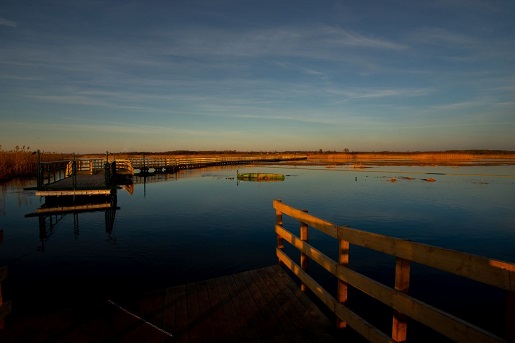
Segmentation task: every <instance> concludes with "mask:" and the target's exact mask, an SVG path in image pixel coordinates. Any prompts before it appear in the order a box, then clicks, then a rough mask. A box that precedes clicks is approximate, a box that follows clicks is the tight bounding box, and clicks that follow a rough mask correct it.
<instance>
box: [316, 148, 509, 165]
mask: <svg viewBox="0 0 515 343" xmlns="http://www.w3.org/2000/svg"><path fill="white" fill-rule="evenodd" d="M514 159H515V152H513V151H494V150H485V151H483V150H477V151H434V152H387V151H386V152H352V153H329V154H309V155H308V160H311V161H317V160H318V161H324V160H325V161H328V162H334V163H336V162H342V163H345V162H347V163H363V162H382V163H388V162H392V163H415V164H416V163H419V164H453V163H456V164H459V163H468V162H480V161H487V160H491V161H494V160H511V161H513V160H514Z"/></svg>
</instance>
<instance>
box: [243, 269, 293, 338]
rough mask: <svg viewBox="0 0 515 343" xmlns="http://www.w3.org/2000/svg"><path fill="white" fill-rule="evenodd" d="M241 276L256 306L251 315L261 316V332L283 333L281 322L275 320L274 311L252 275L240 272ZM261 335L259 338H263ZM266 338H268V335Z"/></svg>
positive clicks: (269, 333)
mask: <svg viewBox="0 0 515 343" xmlns="http://www.w3.org/2000/svg"><path fill="white" fill-rule="evenodd" d="M241 276H242V278H243V281H244V282H245V284H246V286H247V290H248V292H249V295H250V297H251V298H252V299H253V300H254V303H255V306H256V307H255V311H254V314H253V315H254V316H256V317H257V316H259V317H260V318H261V320H260V323H262V330H263V331H262V332H263V333H267V334H268V335H276V334H282V333H284V331H283V328H282V325H281V323H280V322H279V321H278V320H277V317H276V316H275V313H274V312H272V311H271V310H270V307H269V306H268V303H267V301H266V299H265V298H264V296H263V294H262V293H261V290H260V289H259V288H258V287H257V285H256V283H255V281H254V279H253V278H252V275H251V274H250V273H249V272H245V273H242V274H241ZM263 336H265V335H263ZM263 336H262V337H261V338H263ZM268 338H270V336H269V337H268Z"/></svg>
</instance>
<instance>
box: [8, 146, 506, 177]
mask: <svg viewBox="0 0 515 343" xmlns="http://www.w3.org/2000/svg"><path fill="white" fill-rule="evenodd" d="M284 153H287V154H295V155H299V156H306V160H304V161H294V162H291V161H290V162H284V163H288V164H312V165H352V166H354V167H355V168H362V167H363V168H364V167H366V166H373V165H445V166H461V165H514V164H515V151H505V150H466V151H461V150H460V151H455V150H453V151H431V152H389V151H383V152H334V151H330V152H323V151H317V152H312V151H311V152H310V151H287V152H262V151H260V152H238V151H170V152H122V153H104V154H75V155H74V154H69V153H55V152H41V154H40V159H41V161H56V160H65V159H72V158H92V157H96V158H104V157H105V156H106V155H108V156H111V157H114V158H120V159H123V158H138V157H148V158H156V157H167V158H184V157H223V156H231V157H236V156H250V155H253V156H255V155H273V154H284ZM37 159H38V154H37V153H36V152H35V151H32V150H30V149H29V148H25V147H23V148H21V149H20V148H16V149H13V150H9V151H7V150H0V180H7V179H12V178H15V177H32V176H34V175H35V173H36V163H37V161H38V160H37Z"/></svg>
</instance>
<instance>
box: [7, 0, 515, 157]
mask: <svg viewBox="0 0 515 343" xmlns="http://www.w3.org/2000/svg"><path fill="white" fill-rule="evenodd" d="M513 18H515V2H514V1H512V0H505V1H503V0H493V1H480V0H445V1H443V0H428V1H425V0H420V1H418V0H417V1H407V0H406V1H404V0H399V1H395V0H391V1H386V0H385V1H324V0H321V1H278V0H275V1H267V0H260V1H246V0H238V1H223V0H221V1H215V0H212V1H195V0H193V1H143V0H134V1H122V0H120V1H95V0H91V1H85V0H74V1H69V0H51V1H45V0H41V1H25V0H3V1H2V3H1V4H0V120H1V124H0V144H1V145H2V148H3V149H5V150H8V149H12V148H13V147H14V146H16V145H19V146H22V145H25V146H30V147H31V148H34V149H41V150H44V151H61V152H77V153H86V152H103V151H106V150H109V151H113V152H117V151H167V150H178V149H187V150H225V149H229V150H257V151H259V150H263V151H269V150H272V151H273V150H277V151H283V150H319V149H323V150H337V151H341V150H343V149H345V148H348V149H350V150H351V151H382V150H392V151H414V150H446V149H509V150H515V20H514V19H513Z"/></svg>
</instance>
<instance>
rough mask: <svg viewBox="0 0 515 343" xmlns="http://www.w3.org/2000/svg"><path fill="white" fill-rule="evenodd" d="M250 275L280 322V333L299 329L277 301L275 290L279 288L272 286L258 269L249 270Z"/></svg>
mask: <svg viewBox="0 0 515 343" xmlns="http://www.w3.org/2000/svg"><path fill="white" fill-rule="evenodd" d="M249 275H250V277H251V278H252V280H253V282H254V284H255V286H256V288H257V289H258V290H259V292H260V293H261V296H262V297H263V299H264V301H265V302H266V303H267V304H268V307H269V309H270V311H271V312H272V313H273V314H274V317H275V319H276V320H277V323H279V324H280V330H279V333H280V334H287V333H290V332H294V331H295V330H296V329H297V328H296V326H295V325H294V323H292V321H291V319H290V316H288V315H287V314H286V312H285V311H284V309H283V308H282V307H281V306H280V305H279V304H278V303H277V301H276V298H275V295H274V292H275V291H276V289H277V288H276V287H275V286H271V284H270V283H267V282H265V280H264V279H263V278H262V277H261V275H260V273H259V272H258V271H257V270H251V271H249ZM268 280H271V279H268ZM271 287H272V288H271Z"/></svg>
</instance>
